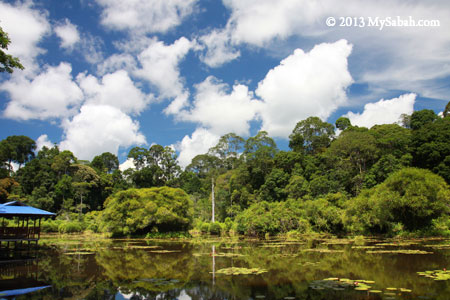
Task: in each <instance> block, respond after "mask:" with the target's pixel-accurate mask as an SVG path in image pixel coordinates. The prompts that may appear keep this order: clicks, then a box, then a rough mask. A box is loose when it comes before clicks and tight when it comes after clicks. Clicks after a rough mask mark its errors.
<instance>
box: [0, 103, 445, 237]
mask: <svg viewBox="0 0 450 300" xmlns="http://www.w3.org/2000/svg"><path fill="white" fill-rule="evenodd" d="M289 147H290V151H280V150H279V149H278V148H277V145H276V143H275V142H274V140H273V139H272V138H271V137H270V136H268V134H267V132H264V131H260V132H258V133H257V134H256V135H255V136H252V137H249V138H248V139H244V138H242V137H240V136H237V135H236V134H233V133H229V134H226V135H224V136H222V137H221V139H220V140H219V142H218V144H217V145H216V146H214V147H212V148H211V149H209V151H208V152H207V153H204V154H201V155H197V156H196V157H194V158H193V159H192V162H191V164H190V165H188V166H187V167H186V168H185V169H184V170H182V168H181V167H180V166H179V165H178V162H177V155H176V153H175V151H174V150H173V149H172V148H170V147H163V146H161V145H153V146H151V147H150V148H149V149H146V148H141V147H135V148H132V149H131V150H130V151H129V154H128V158H130V159H132V160H133V162H134V165H135V166H136V168H134V169H128V170H125V171H123V172H122V171H120V170H119V161H118V158H117V157H116V156H115V155H114V154H111V153H109V152H106V153H102V154H100V155H98V156H96V157H95V158H94V159H93V160H92V161H90V162H89V161H82V160H78V159H77V158H76V157H75V156H74V154H73V153H72V152H71V151H69V150H64V151H61V150H60V149H58V147H57V146H56V145H55V146H54V147H53V148H47V147H44V148H42V149H41V150H39V151H38V152H37V153H36V152H35V151H36V143H35V141H33V140H32V139H30V138H29V137H26V136H9V137H7V138H6V139H4V140H2V141H1V142H0V161H1V168H0V202H2V203H4V202H7V201H14V200H17V201H21V202H23V203H26V204H28V205H32V206H35V207H38V208H42V209H45V210H48V211H51V212H55V213H57V217H56V219H55V220H49V221H47V222H45V223H44V229H45V230H47V231H59V232H74V231H84V230H91V231H94V232H105V233H108V234H110V235H113V236H123V235H135V234H139V235H145V234H158V233H161V232H171V231H187V230H190V229H191V230H192V229H194V231H196V232H203V233H211V234H224V235H226V234H246V235H264V234H279V233H283V234H291V235H295V234H305V233H311V232H321V233H332V234H383V235H410V234H418V235H450V217H449V213H450V191H449V183H450V102H449V104H447V106H446V108H445V111H444V113H443V115H440V116H438V115H436V114H435V112H434V111H432V110H428V109H424V110H420V111H415V112H414V113H413V114H412V115H403V116H402V117H401V122H399V124H385V125H376V126H373V127H372V128H370V129H368V128H365V127H358V126H353V125H352V124H351V123H350V120H349V119H347V118H344V117H341V118H339V119H338V120H337V121H336V123H335V124H334V125H333V124H330V123H327V122H323V121H322V120H321V119H319V118H318V117H309V118H307V119H305V120H302V121H300V122H298V123H297V125H296V126H295V128H294V129H293V131H292V134H291V135H290V136H289ZM12 163H15V164H17V165H18V166H19V167H18V169H17V170H15V171H14V170H13V169H12ZM212 199H214V203H215V221H216V222H214V223H213V222H211V216H212Z"/></svg>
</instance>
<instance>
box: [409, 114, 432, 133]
mask: <svg viewBox="0 0 450 300" xmlns="http://www.w3.org/2000/svg"><path fill="white" fill-rule="evenodd" d="M437 117H438V116H437V115H436V113H435V112H434V111H432V110H431V109H422V110H419V111H415V112H413V114H412V115H411V123H410V126H411V128H412V129H413V130H417V129H420V128H421V127H422V126H424V125H425V124H428V123H432V122H434V121H435V120H436V119H437Z"/></svg>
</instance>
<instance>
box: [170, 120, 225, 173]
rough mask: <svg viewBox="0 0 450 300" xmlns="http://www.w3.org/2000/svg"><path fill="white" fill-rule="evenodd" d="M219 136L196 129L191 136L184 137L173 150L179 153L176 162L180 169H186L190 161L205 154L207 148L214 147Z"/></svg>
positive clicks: (203, 129) (202, 129)
mask: <svg viewBox="0 0 450 300" xmlns="http://www.w3.org/2000/svg"><path fill="white" fill-rule="evenodd" d="M219 138H220V136H218V135H216V134H214V133H211V132H210V131H209V130H207V129H205V128H197V129H196V130H195V131H194V132H193V133H192V135H191V136H188V135H186V136H185V137H184V138H183V139H182V140H181V142H179V143H178V144H177V145H176V146H175V148H176V150H178V151H179V153H180V155H179V156H178V162H179V163H180V166H181V167H183V168H184V167H186V166H187V165H189V164H190V163H191V161H192V159H193V158H194V157H195V156H196V155H198V154H203V153H206V152H207V151H208V150H209V148H211V147H214V146H215V145H216V144H217V142H218V141H219Z"/></svg>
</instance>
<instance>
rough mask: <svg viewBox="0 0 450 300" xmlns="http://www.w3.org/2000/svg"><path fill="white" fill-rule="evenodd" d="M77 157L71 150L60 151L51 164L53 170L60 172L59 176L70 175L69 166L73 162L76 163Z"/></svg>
mask: <svg viewBox="0 0 450 300" xmlns="http://www.w3.org/2000/svg"><path fill="white" fill-rule="evenodd" d="M76 161H77V159H76V158H75V155H73V153H72V152H70V151H69V150H64V151H62V152H59V153H58V154H57V155H56V156H55V157H54V158H53V163H52V164H51V167H52V170H53V171H55V172H56V173H57V174H58V178H61V176H63V175H68V172H69V168H70V166H71V165H72V164H74V163H76Z"/></svg>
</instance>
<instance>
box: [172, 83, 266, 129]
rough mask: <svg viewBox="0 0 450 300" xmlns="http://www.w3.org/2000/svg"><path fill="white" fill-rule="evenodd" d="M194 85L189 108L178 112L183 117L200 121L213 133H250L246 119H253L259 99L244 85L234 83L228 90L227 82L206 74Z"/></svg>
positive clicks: (186, 119)
mask: <svg viewBox="0 0 450 300" xmlns="http://www.w3.org/2000/svg"><path fill="white" fill-rule="evenodd" d="M195 88H196V93H195V96H194V101H193V103H192V107H191V109H190V110H189V111H184V112H183V113H181V114H180V115H179V117H180V118H181V119H182V120H184V121H191V122H196V123H198V124H201V125H202V127H204V128H207V129H208V130H209V131H210V132H212V133H214V134H216V135H223V134H225V133H228V132H234V133H236V134H238V135H244V136H245V135H248V134H249V129H250V125H249V122H250V121H251V120H252V119H254V118H255V116H256V113H257V110H258V108H259V105H260V102H259V101H257V100H254V99H253V93H252V92H249V90H248V87H247V86H245V85H241V84H236V85H234V86H233V88H232V90H231V91H229V90H230V88H229V86H228V85H227V84H225V83H221V82H220V81H218V80H217V79H216V78H214V77H212V76H209V77H208V78H206V80H205V81H203V82H202V83H200V84H197V85H196V86H195Z"/></svg>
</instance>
